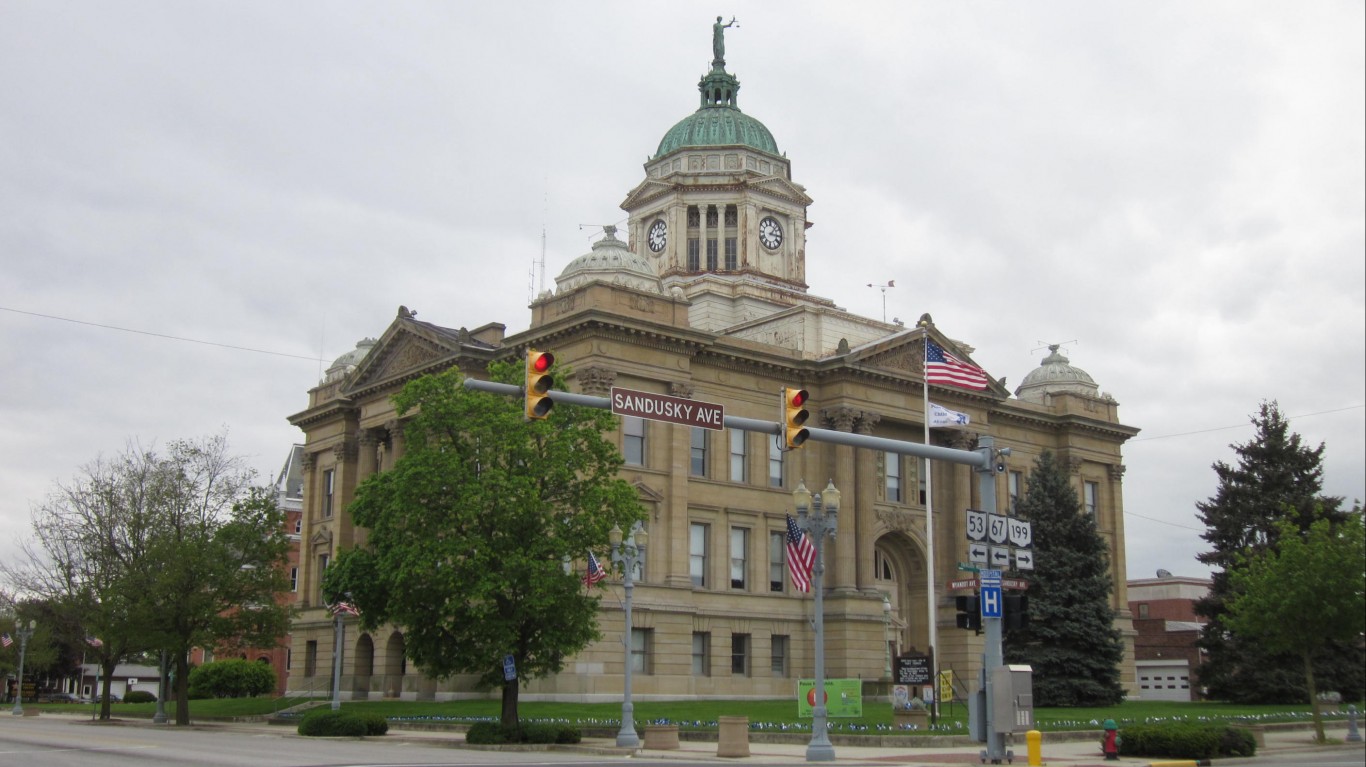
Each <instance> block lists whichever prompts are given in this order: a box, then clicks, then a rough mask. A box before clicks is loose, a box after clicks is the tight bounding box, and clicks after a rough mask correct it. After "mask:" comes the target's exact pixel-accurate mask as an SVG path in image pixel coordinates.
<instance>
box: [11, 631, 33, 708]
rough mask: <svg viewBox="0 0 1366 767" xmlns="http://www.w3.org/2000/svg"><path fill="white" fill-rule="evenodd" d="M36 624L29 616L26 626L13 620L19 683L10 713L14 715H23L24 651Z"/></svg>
mask: <svg viewBox="0 0 1366 767" xmlns="http://www.w3.org/2000/svg"><path fill="white" fill-rule="evenodd" d="M37 625H38V624H37V622H36V621H34V620H33V619H32V618H29V621H28V627H27V628H25V627H24V626H23V625H22V624H20V623H19V621H18V620H17V619H16V620H15V622H14V633H16V634H18V635H19V684H18V686H17V687H16V688H15V691H14V710H13V711H11V712H10V713H11V714H14V715H15V716H23V715H24V653H25V652H26V651H27V650H28V640H29V637H32V636H33V629H34V628H35V627H36V626H37Z"/></svg>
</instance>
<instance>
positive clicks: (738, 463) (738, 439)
mask: <svg viewBox="0 0 1366 767" xmlns="http://www.w3.org/2000/svg"><path fill="white" fill-rule="evenodd" d="M748 436H749V435H748V434H747V433H746V432H743V431H740V430H739V429H731V430H730V481H731V482H747V481H749V466H748V464H749V460H748V459H749V454H748V453H746V452H745V451H746V448H747V443H746V438H747V437H748Z"/></svg>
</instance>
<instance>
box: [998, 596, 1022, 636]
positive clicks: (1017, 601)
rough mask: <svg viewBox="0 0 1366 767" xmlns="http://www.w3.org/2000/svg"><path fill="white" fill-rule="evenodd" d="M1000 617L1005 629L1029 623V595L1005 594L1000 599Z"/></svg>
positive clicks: (1016, 627) (1020, 626)
mask: <svg viewBox="0 0 1366 767" xmlns="http://www.w3.org/2000/svg"><path fill="white" fill-rule="evenodd" d="M1001 601H1002V602H1003V605H1002V610H1001V612H1002V615H1001V617H1002V619H1003V621H1004V623H1005V627H1006V629H1022V628H1024V627H1025V626H1028V625H1029V596H1028V595H1026V594H1006V595H1005V597H1004V598H1003V599H1002V600H1001Z"/></svg>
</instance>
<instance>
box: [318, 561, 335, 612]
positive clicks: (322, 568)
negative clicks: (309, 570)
mask: <svg viewBox="0 0 1366 767" xmlns="http://www.w3.org/2000/svg"><path fill="white" fill-rule="evenodd" d="M330 561H332V556H331V555H329V554H319V555H318V604H320V605H321V604H324V603H325V602H326V600H325V599H324V598H323V575H325V574H326V573H327V563H328V562H330Z"/></svg>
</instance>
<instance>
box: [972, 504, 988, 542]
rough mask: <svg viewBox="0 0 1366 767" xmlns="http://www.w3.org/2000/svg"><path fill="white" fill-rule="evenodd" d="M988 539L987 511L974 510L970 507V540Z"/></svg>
mask: <svg viewBox="0 0 1366 767" xmlns="http://www.w3.org/2000/svg"><path fill="white" fill-rule="evenodd" d="M986 539H987V513H986V512H985V511H973V510H972V509H968V540H970V541H985V540H986Z"/></svg>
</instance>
